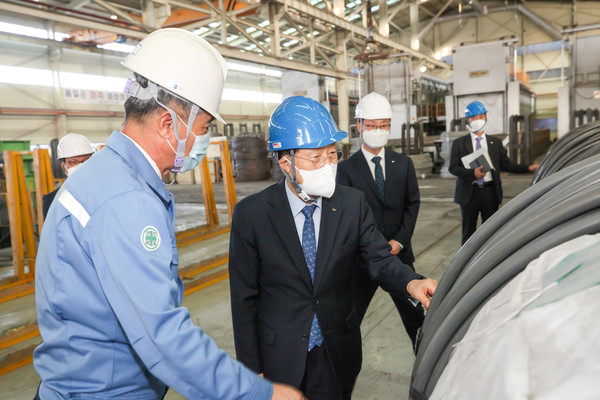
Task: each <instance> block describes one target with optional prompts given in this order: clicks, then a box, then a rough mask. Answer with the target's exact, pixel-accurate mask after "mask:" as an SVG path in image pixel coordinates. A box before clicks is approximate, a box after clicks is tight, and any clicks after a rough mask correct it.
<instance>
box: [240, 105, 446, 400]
mask: <svg viewBox="0 0 600 400" xmlns="http://www.w3.org/2000/svg"><path fill="white" fill-rule="evenodd" d="M346 136H347V133H346V132H343V131H341V130H339V129H338V127H337V126H336V124H335V122H334V121H333V119H332V118H331V115H330V114H329V113H328V112H327V110H326V109H325V108H324V107H323V106H322V105H321V104H320V103H318V102H317V101H315V100H312V99H310V98H307V97H301V96H295V97H290V98H288V99H286V100H284V101H283V103H282V104H281V105H279V107H277V109H276V110H275V111H274V112H273V114H272V115H271V119H270V121H269V139H268V148H269V150H271V151H274V152H276V154H277V157H278V162H279V166H280V167H281V169H282V170H283V172H284V175H285V179H283V180H282V181H281V182H279V183H278V184H275V185H273V186H271V187H269V188H267V189H265V190H263V191H262V192H260V193H257V194H254V195H252V196H248V197H246V198H245V199H243V200H242V201H241V202H239V203H238V204H237V206H236V208H235V211H234V215H233V220H232V226H231V240H230V248H229V274H230V284H231V303H232V314H233V329H234V339H235V348H236V353H237V358H238V360H240V361H241V362H243V363H244V364H245V365H247V366H248V367H250V368H251V369H253V370H254V371H256V372H257V373H261V374H264V376H265V377H266V378H269V379H272V380H276V381H279V382H283V383H287V384H289V385H292V386H294V387H297V388H299V389H300V390H301V391H303V392H304V393H305V395H306V396H307V397H308V398H309V399H311V400H333V399H336V400H339V399H350V396H351V393H352V388H353V386H354V382H355V380H356V377H357V375H358V372H359V371H360V366H361V360H362V352H361V336H360V321H359V319H358V318H357V313H356V311H355V309H354V306H353V297H352V290H351V283H352V273H353V268H354V266H355V263H354V261H355V259H356V257H357V256H359V255H360V257H362V259H363V260H364V262H365V264H366V266H367V270H368V271H369V274H370V276H371V278H372V279H374V280H375V281H376V282H377V283H378V284H379V285H380V286H381V287H382V288H383V289H385V290H387V291H389V292H394V293H397V294H401V295H404V296H408V295H410V296H412V298H413V299H416V300H418V301H420V302H421V303H423V305H424V306H425V307H428V305H429V297H430V296H431V295H433V293H434V291H435V287H436V286H437V282H436V281H434V280H431V279H424V277H422V276H421V275H418V274H416V273H415V272H414V271H412V270H411V269H410V268H409V267H408V266H406V265H404V264H403V263H402V262H401V261H400V260H399V259H398V258H397V257H395V256H393V255H392V254H390V246H389V244H388V242H387V241H386V240H385V238H384V237H383V236H382V235H381V233H380V232H379V231H378V230H377V225H376V223H375V220H374V218H373V215H372V213H371V209H370V208H369V206H368V204H367V201H366V199H365V196H364V194H363V193H362V192H360V191H358V190H356V189H354V188H349V187H345V186H339V185H336V182H335V176H336V168H337V162H338V153H337V151H336V142H338V141H339V140H341V139H343V138H345V137H346Z"/></svg>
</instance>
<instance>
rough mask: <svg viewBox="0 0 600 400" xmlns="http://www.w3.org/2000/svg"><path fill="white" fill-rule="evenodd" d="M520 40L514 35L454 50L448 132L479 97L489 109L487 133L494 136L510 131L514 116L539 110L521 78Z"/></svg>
mask: <svg viewBox="0 0 600 400" xmlns="http://www.w3.org/2000/svg"><path fill="white" fill-rule="evenodd" d="M516 42H517V39H514V38H513V39H508V40H499V41H493V42H486V43H477V44H469V45H462V46H459V47H456V48H455V49H454V83H453V93H452V95H450V96H447V97H446V131H448V132H450V131H453V130H454V129H453V128H454V126H455V125H457V124H456V121H457V120H460V119H461V118H464V110H465V107H466V106H467V105H468V104H469V103H470V102H472V101H475V100H477V101H480V102H482V103H483V104H484V105H485V107H486V109H487V110H488V114H487V117H488V122H487V125H486V133H488V134H492V135H494V134H504V133H507V132H508V130H509V118H510V116H512V115H531V114H533V113H535V97H534V94H533V92H532V91H531V90H530V89H529V87H528V86H527V85H526V83H524V82H522V81H520V80H519V79H518V77H519V74H518V71H517V67H516V57H517V52H516V47H515V43H516ZM453 121H454V123H453ZM453 125H454V126H453Z"/></svg>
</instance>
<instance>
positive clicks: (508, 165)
mask: <svg viewBox="0 0 600 400" xmlns="http://www.w3.org/2000/svg"><path fill="white" fill-rule="evenodd" d="M499 153H500V169H501V170H502V171H507V172H512V173H513V174H527V173H529V165H528V164H517V163H514V162H512V161H510V159H509V158H508V155H507V154H506V150H505V149H504V147H503V146H502V145H499Z"/></svg>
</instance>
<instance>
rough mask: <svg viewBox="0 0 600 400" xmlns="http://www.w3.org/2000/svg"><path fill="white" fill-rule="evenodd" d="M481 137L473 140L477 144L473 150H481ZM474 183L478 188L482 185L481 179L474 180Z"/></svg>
mask: <svg viewBox="0 0 600 400" xmlns="http://www.w3.org/2000/svg"><path fill="white" fill-rule="evenodd" d="M481 139H482V138H481V137H478V138H475V140H476V141H477V143H476V144H475V150H479V149H481ZM475 183H476V184H478V185H479V186H481V185H483V178H479V179H475Z"/></svg>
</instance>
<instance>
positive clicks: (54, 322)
mask: <svg viewBox="0 0 600 400" xmlns="http://www.w3.org/2000/svg"><path fill="white" fill-rule="evenodd" d="M174 222H175V210H174V204H173V195H172V193H170V192H168V191H167V190H165V187H164V184H163V182H162V180H161V178H160V177H159V176H158V174H157V172H156V171H155V170H154V169H153V167H152V166H151V164H150V162H149V161H148V160H147V159H146V157H145V156H144V155H143V154H142V152H141V151H140V150H139V149H138V147H137V146H136V145H135V144H134V143H133V142H132V141H131V140H130V139H129V138H127V137H125V135H123V134H122V133H121V132H113V134H112V135H111V136H110V138H109V139H108V140H107V141H106V148H104V149H103V150H102V151H100V152H98V153H97V154H95V155H94V156H93V157H91V158H90V159H89V160H88V161H86V162H85V163H84V164H83V165H82V166H81V168H79V170H78V171H77V173H75V174H74V175H73V176H71V177H69V179H67V181H66V182H65V183H64V185H63V186H62V188H61V190H60V191H59V193H58V194H57V196H56V199H55V200H54V202H53V204H52V206H51V208H50V211H49V213H48V217H47V219H46V221H45V224H44V228H43V230H42V234H41V238H40V243H39V249H38V255H37V263H36V282H35V286H36V305H37V316H38V324H39V329H40V333H41V335H42V338H43V343H42V344H41V345H40V346H39V347H38V348H37V349H36V350H35V352H34V365H35V368H36V370H37V372H38V374H39V375H40V377H41V379H42V383H41V386H40V397H41V399H42V400H52V399H67V398H68V399H109V398H110V399H112V398H118V399H135V400H146V399H148V400H150V399H152V400H154V399H160V398H162V396H163V395H164V392H165V388H166V386H169V387H171V388H172V389H174V390H176V391H177V392H179V393H180V394H181V395H183V396H185V397H186V398H188V399H260V400H267V399H270V398H271V396H272V392H273V386H272V384H271V383H270V382H269V381H267V380H265V379H261V378H260V377H258V376H257V375H256V374H255V373H253V372H251V371H250V370H248V369H246V368H245V367H244V366H243V365H242V364H240V363H238V362H237V361H235V360H233V359H231V358H230V357H229V355H228V354H227V353H226V352H225V351H223V350H220V349H219V348H217V346H216V344H215V343H214V341H213V340H212V339H211V338H210V337H209V336H208V335H206V334H205V333H204V332H203V331H202V330H201V329H200V328H198V327H197V326H195V325H194V324H193V323H192V321H191V319H190V315H189V312H188V310H187V309H186V308H184V307H181V301H182V299H183V284H182V282H181V279H180V278H179V274H178V271H177V266H178V263H179V261H178V255H177V246H176V243H175V230H174Z"/></svg>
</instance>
